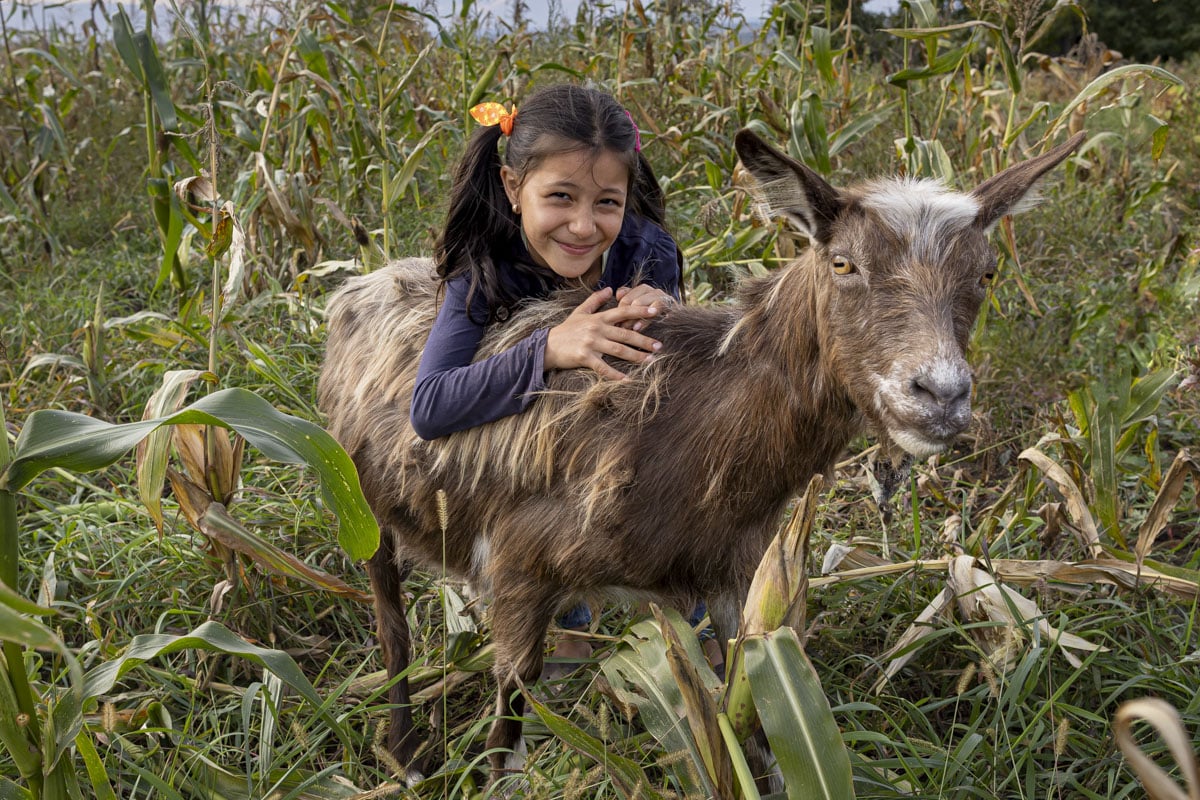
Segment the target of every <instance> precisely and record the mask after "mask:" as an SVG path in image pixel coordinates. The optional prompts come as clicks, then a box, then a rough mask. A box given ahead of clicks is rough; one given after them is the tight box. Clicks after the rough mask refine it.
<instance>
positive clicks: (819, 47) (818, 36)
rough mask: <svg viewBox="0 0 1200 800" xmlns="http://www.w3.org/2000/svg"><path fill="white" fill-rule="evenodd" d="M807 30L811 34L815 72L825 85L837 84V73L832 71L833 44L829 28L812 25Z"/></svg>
mask: <svg viewBox="0 0 1200 800" xmlns="http://www.w3.org/2000/svg"><path fill="white" fill-rule="evenodd" d="M809 32H810V33H811V35H812V54H813V62H814V63H815V64H816V65H817V72H819V73H820V75H821V78H822V80H824V81H825V85H826V86H829V87H831V88H832V87H833V86H836V85H837V75H836V74H835V73H834V71H833V44H832V42H831V40H830V36H829V29H828V28H823V27H821V26H820V25H813V26H812V27H811V28H809Z"/></svg>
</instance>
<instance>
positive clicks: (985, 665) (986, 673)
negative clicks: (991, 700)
mask: <svg viewBox="0 0 1200 800" xmlns="http://www.w3.org/2000/svg"><path fill="white" fill-rule="evenodd" d="M979 671H980V672H981V673H983V679H984V680H985V681H987V685H988V692H989V693H990V694H991V695H992V697H999V696H1000V682H999V681H998V680H996V670H995V669H994V668H993V667H992V660H991V659H990V658H988V657H987V656H984V657H983V659H982V660H981V661H980V662H979Z"/></svg>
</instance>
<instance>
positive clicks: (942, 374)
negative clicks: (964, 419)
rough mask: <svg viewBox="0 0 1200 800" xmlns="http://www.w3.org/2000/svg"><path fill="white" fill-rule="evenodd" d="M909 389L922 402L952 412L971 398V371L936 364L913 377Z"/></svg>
mask: <svg viewBox="0 0 1200 800" xmlns="http://www.w3.org/2000/svg"><path fill="white" fill-rule="evenodd" d="M909 390H910V391H911V392H912V394H913V395H914V396H915V397H917V398H918V399H920V400H921V401H922V402H924V403H927V404H929V405H932V406H934V407H936V408H938V409H941V410H942V411H944V412H948V413H951V414H953V413H955V412H956V411H957V410H958V409H960V408H961V407H962V406H963V405H964V404H965V403H969V402H970V400H971V373H970V372H969V371H968V370H966V369H965V368H961V367H956V366H951V365H938V367H937V368H934V369H931V370H928V371H926V372H922V373H920V374H918V375H917V376H916V377H914V378H913V379H912V384H911V385H910V386H909Z"/></svg>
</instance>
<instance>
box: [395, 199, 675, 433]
mask: <svg viewBox="0 0 1200 800" xmlns="http://www.w3.org/2000/svg"><path fill="white" fill-rule="evenodd" d="M512 258H513V259H514V260H517V259H519V260H521V261H523V262H528V261H529V255H528V252H527V251H526V250H525V249H524V246H523V245H521V244H520V243H519V242H518V243H516V245H515V247H514V253H513V254H512ZM497 266H499V267H500V272H501V275H502V279H503V280H507V281H509V285H510V288H512V287H516V286H521V287H522V289H523V293H525V294H526V296H528V297H539V296H544V295H545V293H546V292H545V291H544V290H539V289H538V288H537V286H536V282H534V283H532V284H531V283H530V282H528V281H520V280H518V279H517V278H516V277H515V276H513V275H509V274H508V273H507V272H506V271H505V267H506V266H507V265H506V264H504V263H500V264H498V265H497ZM681 266H682V258H681V257H680V255H679V249H678V248H677V247H676V246H675V241H674V240H673V239H672V238H671V237H670V235H669V234H667V232H666V231H664V230H663V229H662V228H660V227H658V226H657V225H655V224H653V223H651V222H649V221H647V220H644V219H642V218H640V217H637V216H634V215H633V214H627V215H626V216H625V221H624V223H623V224H622V225H621V232H620V233H619V234H618V235H617V238H616V240H615V241H614V242H613V244H612V247H610V248H609V251H608V258H607V259H606V261H605V265H604V273H603V274H602V275H601V277H600V283H599V284H598V285H597V287H596V288H604V287H606V286H611V287H614V288H615V287H620V286H632V285H633V281H635V280H636V281H638V282H639V283H649V284H650V285H652V286H655V287H656V288H659V289H662V290H663V291H666V292H670V293H671V294H672V295H673V296H674V297H676V298H677V299H678V298H679V296H680V295H679V292H680V288H679V287H680V284H681V281H682V277H683V275H682V269H681ZM470 280H471V279H470V277H469V276H467V275H461V276H459V277H457V278H454V279H452V280H450V281H447V282H446V284H445V291H444V295H443V300H442V305H441V308H439V309H438V315H437V319H436V320H434V323H433V329H432V331H431V332H430V334H429V341H428V342H427V343H426V345H425V351H424V353H423V354H422V356H421V365H420V367H419V368H418V369H417V383H416V388H415V390H414V391H413V400H412V408H411V412H410V413H411V419H412V426H413V430H414V431H416V433H417V435H418V436H420V437H421V438H423V439H436V438H438V437H441V436H446V435H448V434H451V433H454V432H455V431H461V430H466V429H467V428H473V427H475V426H477V425H482V424H484V423H486V422H491V421H492V420H496V419H500V418H501V417H507V416H509V415H511V414H519V413H521V412H522V411H524V410H525V409H526V408H528V407H529V404H530V403H532V402H533V401H534V399H535V398H536V396H537V392H539V391H541V390H542V389H544V388H545V386H546V382H545V367H544V361H545V356H546V336H547V334H548V333H549V329H548V328H541V329H539V330H536V331H534V332H533V333H532V334H531V335H529V336H528V337H526V338H525V339H523V340H521V341H520V342H518V343H517V345H516V346H515V347H512V348H510V349H509V350H506V351H504V352H502V353H497V354H496V355H494V356H491V357H489V358H485V359H483V360H481V361H475V360H474V359H475V352H476V351H477V350H478V349H479V343H480V341H481V340H482V339H483V334H484V330H485V325H483V324H481V322H480V320H479V318H480V317H483V316H486V314H483V313H481V312H480V309H479V306H478V301H477V300H475V299H473V301H472V306H473V309H472V310H473V311H475V313H474V314H468V313H467V293H468V291H469V287H470Z"/></svg>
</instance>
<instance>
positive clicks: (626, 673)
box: [600, 609, 720, 796]
mask: <svg viewBox="0 0 1200 800" xmlns="http://www.w3.org/2000/svg"><path fill="white" fill-rule="evenodd" d="M663 614H664V616H665V618H666V619H667V620H668V621H669V622H670V624H671V625H672V626H673V627H675V628H676V629H677V630H678V631H679V633H680V637H679V639H680V641H681V642H682V643H683V647H684V651H685V653H686V656H687V659H688V661H690V662H691V663H692V664H693V665H696V666H697V668H698V672H699V674H700V675H701V677H702V680H703V681H704V683H705V687H706V689H707V690H709V691H715V690H717V689H718V688H719V687H720V681H719V680H718V679H717V676H716V675H715V674H713V672H712V670H711V669H709V668H708V667H707V664H708V662H707V660H706V659H705V658H704V653H703V652H702V651H701V650H700V646H699V643H698V642H697V641H696V637H695V636H693V635H691V633H690V630H689V631H688V632H687V635H683V634H684V631H683V630H681V629H685V628H689V626H688V624H687V623H686V622H685V621H684V620H683V618H682V617H680V616H679V614H678V612H676V611H674V610H673V609H665V610H664V611H663ZM701 665H703V666H704V668H703V669H700V667H701ZM600 668H601V670H603V672H604V675H605V677H606V678H608V681H609V683H610V684H611V685H612V687H613V690H614V691H615V692H616V694H617V697H618V698H620V699H621V702H623V703H627V704H629V705H630V706H633V707H635V708H637V710H638V715H639V716H640V717H641V719H642V721H643V722H644V724H645V726H646V729H647V730H648V731H650V733H651V735H653V736H654V738H655V739H656V740H658V742H659V743H660V745H661V746H662V748H663V750H665V751H667V752H669V753H677V752H680V751H687V753H688V760H689V761H690V762H691V763H692V764H695V765H697V767H699V766H700V765H702V764H703V763H704V756H703V755H702V754H701V752H700V748H699V745H698V744H697V743H696V739H695V737H694V736H693V735H692V732H691V729H690V728H689V727H688V725H687V723H686V722H685V721H684V718H685V715H686V713H687V706H686V704H685V703H684V700H683V693H682V692H681V691H680V689H679V686H678V684H677V683H676V682H675V676H674V674H673V673H672V672H671V665H670V663H669V662H668V661H667V646H666V642H665V641H664V639H663V635H662V630H661V629H660V628H659V627H658V625H657V624H656V623H655V621H654V620H650V619H647V620H642V621H641V622H638V623H636V624H635V625H633V626H632V627H631V628H630V629H629V633H628V634H626V635H625V638H624V639H622V640H621V643H620V644H619V645H618V646H617V649H616V652H614V653H613V654H612V655H610V656H609V657H608V658H606V659H605V660H604V662H603V663H602V664H601V665H600ZM697 772H698V773H699V777H700V779H701V781H702V782H703V785H702V786H690V783H691V775H690V771H689V770H685V769H681V770H679V771H678V773H677V774H678V775H679V777H680V779H681V780H684V781H686V782H687V783H688V784H689V788H690V789H693V790H696V791H701V792H704V793H705V794H706V795H708V796H711V795H712V794H713V792H714V791H715V789H714V787H713V786H712V785H711V783H710V782H709V780H708V775H707V774H706V773H705V772H704V770H702V769H698V770H697Z"/></svg>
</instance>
